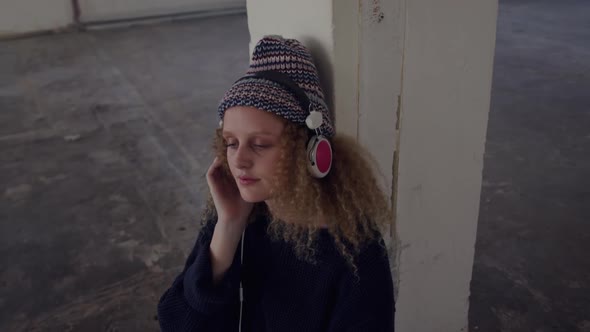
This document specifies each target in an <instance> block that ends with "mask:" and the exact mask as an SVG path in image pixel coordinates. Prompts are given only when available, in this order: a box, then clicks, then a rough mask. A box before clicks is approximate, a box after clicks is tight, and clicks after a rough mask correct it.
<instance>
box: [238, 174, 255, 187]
mask: <svg viewBox="0 0 590 332" xmlns="http://www.w3.org/2000/svg"><path fill="white" fill-rule="evenodd" d="M238 181H239V182H240V184H241V185H243V186H247V185H250V184H253V183H256V182H258V181H259V179H255V178H249V177H247V176H240V177H238Z"/></svg>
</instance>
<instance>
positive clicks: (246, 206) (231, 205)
mask: <svg viewBox="0 0 590 332" xmlns="http://www.w3.org/2000/svg"><path fill="white" fill-rule="evenodd" d="M207 184H208V185H209V191H210V192H211V196H212V197H213V203H214V204H215V209H216V210H217V217H218V218H217V222H218V223H219V222H221V223H224V224H227V225H228V226H230V225H231V226H237V228H238V229H240V230H243V229H244V228H245V227H246V223H247V221H248V216H249V215H250V212H252V208H253V206H254V204H252V203H248V202H246V201H244V200H243V199H242V196H241V195H240V191H239V190H238V187H237V185H236V182H235V180H234V179H233V178H232V177H231V175H230V176H228V174H226V172H225V171H224V170H223V167H222V164H221V161H220V160H219V158H215V160H214V161H213V163H212V164H211V166H210V167H209V170H208V171H207Z"/></svg>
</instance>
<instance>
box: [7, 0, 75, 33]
mask: <svg viewBox="0 0 590 332" xmlns="http://www.w3.org/2000/svg"><path fill="white" fill-rule="evenodd" d="M72 17H73V14H72V6H71V1H70V0H52V1H47V0H1V1H0V37H1V36H5V35H11V34H16V33H25V32H32V31H39V30H50V29H58V28H62V27H66V26H67V25H69V24H70V23H72V21H73V18H72Z"/></svg>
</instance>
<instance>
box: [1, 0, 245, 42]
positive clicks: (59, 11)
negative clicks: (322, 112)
mask: <svg viewBox="0 0 590 332" xmlns="http://www.w3.org/2000/svg"><path fill="white" fill-rule="evenodd" d="M79 1H80V2H79V6H80V14H81V15H80V20H81V21H82V22H95V21H109V20H121V19H129V18H140V17H146V16H158V15H169V14H181V13H191V12H197V11H219V10H227V9H239V8H245V6H246V1H245V0H168V1H164V0H126V1H116V0H79ZM73 21H74V18H73V9H72V1H71V0H52V1H46V0H1V2H0V37H2V36H9V35H15V34H22V33H28V32H35V31H44V30H54V29H60V28H65V27H67V26H68V25H70V24H72V23H73Z"/></svg>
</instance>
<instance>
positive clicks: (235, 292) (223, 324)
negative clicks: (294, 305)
mask: <svg viewBox="0 0 590 332" xmlns="http://www.w3.org/2000/svg"><path fill="white" fill-rule="evenodd" d="M214 228H215V222H212V221H210V222H208V223H207V224H206V225H205V226H203V228H202V229H201V231H200V232H199V236H198V238H197V241H196V243H195V246H194V248H193V250H192V252H191V254H190V255H189V257H188V259H187V261H186V264H185V266H184V269H183V271H182V272H181V273H180V275H178V276H177V277H176V279H175V280H174V282H173V283H172V286H171V287H170V288H169V289H168V290H166V292H164V294H163V295H162V297H161V298H160V301H159V303H158V320H159V323H160V329H161V331H163V332H172V331H174V332H177V331H178V332H180V331H202V332H206V331H233V330H235V329H236V327H237V326H238V319H239V312H238V311H239V278H240V276H239V273H240V271H239V269H240V266H239V265H240V264H239V260H238V257H239V253H238V252H236V255H235V256H234V260H233V262H232V265H231V266H230V268H229V270H228V271H227V272H226V274H225V275H224V277H223V278H222V279H221V281H220V282H219V283H218V284H216V285H214V284H213V272H212V267H211V255H210V253H209V245H210V244H211V238H212V236H213V230H214ZM237 251H239V249H238V250H237Z"/></svg>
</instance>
